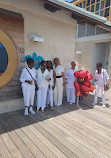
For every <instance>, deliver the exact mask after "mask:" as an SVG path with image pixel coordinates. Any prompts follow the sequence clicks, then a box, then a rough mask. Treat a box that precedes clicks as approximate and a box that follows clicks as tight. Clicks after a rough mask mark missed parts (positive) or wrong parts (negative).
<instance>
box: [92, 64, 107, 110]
mask: <svg viewBox="0 0 111 158" xmlns="http://www.w3.org/2000/svg"><path fill="white" fill-rule="evenodd" d="M96 68H97V70H96V71H95V77H94V80H95V85H96V90H95V95H94V103H93V105H95V104H97V98H98V93H99V90H100V88H101V94H102V105H103V107H106V97H105V91H104V84H107V85H108V81H109V76H108V73H107V71H106V70H105V69H102V63H97V64H96Z"/></svg>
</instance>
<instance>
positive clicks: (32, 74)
mask: <svg viewBox="0 0 111 158" xmlns="http://www.w3.org/2000/svg"><path fill="white" fill-rule="evenodd" d="M27 64H28V67H26V68H23V70H22V73H21V76H20V82H22V92H23V97H24V105H25V111H24V115H28V107H30V109H29V112H30V113H31V114H35V112H34V111H33V104H34V96H35V83H36V69H35V68H34V60H33V59H31V58H28V59H27Z"/></svg>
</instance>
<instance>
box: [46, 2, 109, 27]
mask: <svg viewBox="0 0 111 158" xmlns="http://www.w3.org/2000/svg"><path fill="white" fill-rule="evenodd" d="M47 1H48V2H51V3H53V4H56V5H59V6H61V7H63V8H65V9H68V10H70V11H72V12H75V13H78V14H80V15H83V16H85V17H88V18H91V19H93V20H96V21H98V22H101V23H103V24H104V25H106V26H109V27H111V22H109V21H107V18H104V17H101V16H99V15H96V14H93V13H91V12H89V11H86V10H85V9H82V8H80V7H77V6H76V5H74V4H72V3H69V2H66V1H64V0H47Z"/></svg>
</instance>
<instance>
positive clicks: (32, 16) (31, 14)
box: [0, 0, 76, 113]
mask: <svg viewBox="0 0 111 158" xmlns="http://www.w3.org/2000/svg"><path fill="white" fill-rule="evenodd" d="M26 2H27V3H26ZM0 6H1V8H3V9H7V10H10V11H14V12H17V13H20V14H22V16H23V20H24V33H23V31H21V34H17V33H16V34H17V36H19V37H14V38H13V39H14V41H15V43H17V44H18V46H17V48H18V52H19V51H20V50H21V52H22V53H21V56H20V60H21V61H22V63H19V65H18V67H19V69H20V72H19V73H18V74H17V75H15V77H16V78H17V80H18V79H19V76H20V73H21V69H22V68H23V67H24V62H23V60H24V56H25V55H27V54H32V53H33V52H36V53H37V54H38V55H40V56H42V57H43V58H44V59H45V60H53V59H54V57H59V58H60V61H61V64H62V65H63V66H64V69H65V71H66V69H67V68H69V67H70V63H71V61H72V60H74V49H75V27H76V21H75V20H73V19H72V18H71V13H69V12H67V11H64V10H61V11H57V12H56V13H52V12H50V11H48V10H46V9H44V3H43V1H40V0H36V1H35V0H27V1H26V0H20V1H18V0H4V1H1V0H0ZM2 23H3V22H2ZM14 24H15V25H16V26H17V23H16V21H15V23H14ZM22 25H23V23H22ZM6 27H7V24H5V26H3V28H6ZM20 28H21V27H20ZM22 29H23V28H22ZM12 30H13V31H14V32H16V31H15V30H16V28H13V27H12ZM13 31H11V32H10V35H11V36H13ZM30 33H37V34H39V35H42V36H43V37H44V43H37V42H32V41H30V40H29V38H28V35H29V34H30ZM14 36H15V35H14ZM23 37H24V41H23ZM23 42H24V43H23ZM23 47H24V50H23V49H22V48H23ZM13 80H14V78H13V79H12V81H13ZM12 81H11V82H10V83H9V84H8V85H10V84H12V83H13V82H12ZM15 82H16V81H15ZM17 82H18V81H17ZM17 82H16V83H15V84H17ZM8 85H6V86H5V87H3V88H2V89H0V91H1V92H2V90H5V88H6V87H7V86H8ZM12 87H13V88H14V87H15V86H14V85H13V84H12ZM19 88H20V83H19V85H18V89H19ZM7 91H9V89H8V88H7ZM19 92H20V91H19ZM4 97H5V98H7V96H6V95H4ZM16 100H17V101H16ZM16 100H13V101H10V103H9V106H8V101H7V102H4V101H3V102H0V111H1V112H0V113H3V112H8V111H12V110H16V109H20V108H23V100H21V99H20V100H19V101H20V102H19V101H18V99H16ZM14 102H16V103H17V105H18V104H19V106H17V105H16V104H15V103H14Z"/></svg>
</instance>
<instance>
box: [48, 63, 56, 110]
mask: <svg viewBox="0 0 111 158" xmlns="http://www.w3.org/2000/svg"><path fill="white" fill-rule="evenodd" d="M47 69H48V71H49V73H50V78H51V80H50V81H49V86H48V92H47V105H49V104H50V106H51V109H54V108H53V91H54V89H55V84H56V73H55V71H54V70H53V66H52V62H51V61H47Z"/></svg>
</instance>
